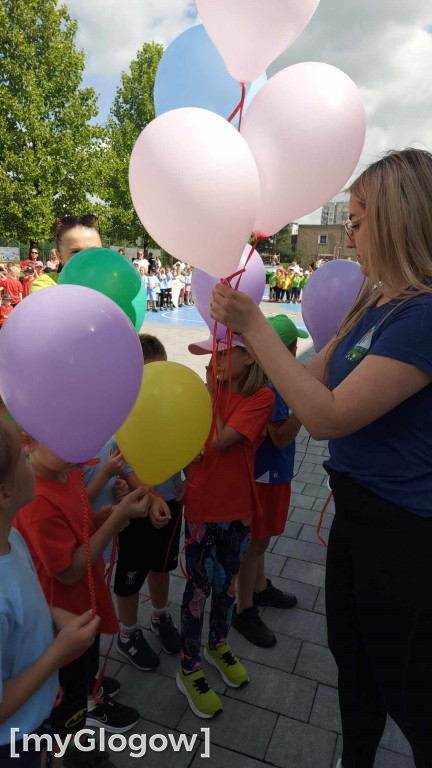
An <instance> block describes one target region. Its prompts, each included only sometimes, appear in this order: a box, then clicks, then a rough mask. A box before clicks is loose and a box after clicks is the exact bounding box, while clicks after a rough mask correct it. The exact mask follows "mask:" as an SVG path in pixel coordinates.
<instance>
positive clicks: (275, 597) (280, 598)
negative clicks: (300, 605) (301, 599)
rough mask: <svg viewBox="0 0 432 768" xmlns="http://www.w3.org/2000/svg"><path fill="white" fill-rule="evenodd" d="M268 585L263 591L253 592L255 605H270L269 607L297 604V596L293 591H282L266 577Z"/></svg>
mask: <svg viewBox="0 0 432 768" xmlns="http://www.w3.org/2000/svg"><path fill="white" fill-rule="evenodd" d="M266 581H267V587H266V588H265V589H264V590H263V591H262V592H254V593H253V602H254V605H259V606H264V605H266V606H268V607H269V608H292V607H293V606H294V605H297V598H296V596H295V595H292V594H291V592H282V590H281V589H277V587H274V586H273V584H272V583H271V581H270V579H266Z"/></svg>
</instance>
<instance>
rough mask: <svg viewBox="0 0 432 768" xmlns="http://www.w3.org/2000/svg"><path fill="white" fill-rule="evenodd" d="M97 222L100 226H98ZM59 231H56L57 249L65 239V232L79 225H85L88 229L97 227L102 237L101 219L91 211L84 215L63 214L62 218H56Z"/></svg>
mask: <svg viewBox="0 0 432 768" xmlns="http://www.w3.org/2000/svg"><path fill="white" fill-rule="evenodd" d="M96 223H97V224H98V226H96ZM56 224H57V231H56V244H57V249H58V247H59V245H60V243H61V241H62V239H63V235H64V233H65V232H68V231H69V230H70V229H76V228H77V227H85V228H87V229H95V230H96V232H97V233H98V234H99V237H100V229H99V219H98V217H97V216H96V215H94V214H92V213H89V214H85V215H84V216H63V218H61V219H56Z"/></svg>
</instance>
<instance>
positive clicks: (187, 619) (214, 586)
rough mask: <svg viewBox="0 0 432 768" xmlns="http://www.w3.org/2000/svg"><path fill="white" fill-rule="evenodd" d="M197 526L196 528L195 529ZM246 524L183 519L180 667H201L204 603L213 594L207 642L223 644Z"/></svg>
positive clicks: (246, 536) (246, 534)
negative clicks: (188, 541)
mask: <svg viewBox="0 0 432 768" xmlns="http://www.w3.org/2000/svg"><path fill="white" fill-rule="evenodd" d="M196 526H198V532H196ZM249 533H250V529H249V526H246V525H243V523H242V522H241V521H240V520H233V521H230V522H227V523H193V522H188V521H186V538H193V537H195V535H196V538H194V541H193V542H192V543H191V544H188V546H187V547H186V571H187V574H188V577H189V578H188V580H187V582H186V587H185V591H184V595H183V603H182V609H181V635H182V667H183V669H184V670H185V671H186V672H193V671H195V670H197V669H199V668H200V667H201V653H200V645H201V634H202V626H203V618H204V607H205V604H206V600H207V598H208V597H209V596H210V594H211V596H212V601H211V611H210V633H209V646H210V648H212V649H215V648H220V647H221V646H222V645H225V643H226V639H227V635H228V629H229V627H230V624H231V616H232V610H233V605H234V600H235V596H234V579H235V576H236V575H237V573H238V571H239V568H240V563H241V561H242V558H243V555H244V553H245V552H246V548H247V545H248V543H249Z"/></svg>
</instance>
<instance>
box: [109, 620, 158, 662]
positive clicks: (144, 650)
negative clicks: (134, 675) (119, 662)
mask: <svg viewBox="0 0 432 768" xmlns="http://www.w3.org/2000/svg"><path fill="white" fill-rule="evenodd" d="M117 650H118V652H119V653H121V655H122V656H125V657H126V658H127V659H128V661H130V662H131V664H133V665H134V667H136V668H137V669H142V670H143V671H144V672H149V671H150V670H151V669H154V668H155V667H157V666H158V664H159V663H160V659H159V656H158V655H157V653H156V652H155V651H154V650H153V648H151V647H150V646H149V644H148V642H147V640H146V639H145V637H144V635H143V633H142V630H141V629H140V628H139V627H138V629H136V630H135V631H134V632H133V634H132V635H131V637H130V639H129V640H127V641H126V642H124V640H122V638H121V634H120V633H119V635H118V638H117Z"/></svg>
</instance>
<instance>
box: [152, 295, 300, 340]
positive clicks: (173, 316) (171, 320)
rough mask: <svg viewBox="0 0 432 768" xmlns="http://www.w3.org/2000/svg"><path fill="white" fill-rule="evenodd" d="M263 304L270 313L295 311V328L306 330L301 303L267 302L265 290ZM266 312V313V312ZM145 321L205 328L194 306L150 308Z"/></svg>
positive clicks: (277, 313) (278, 313) (279, 313)
mask: <svg viewBox="0 0 432 768" xmlns="http://www.w3.org/2000/svg"><path fill="white" fill-rule="evenodd" d="M262 301H263V304H268V306H269V309H270V307H271V308H272V312H271V314H275V315H281V314H284V312H289V313H296V314H298V315H299V321H300V322H296V326H297V328H301V329H302V330H304V331H305V330H307V329H306V326H305V325H304V323H303V322H301V304H276V302H272V304H270V303H269V300H268V295H267V291H266V294H265V295H264V297H263V300H262ZM266 314H268V313H266ZM145 321H146V323H160V324H161V325H171V326H176V325H182V326H189V328H199V327H202V328H206V327H207V326H206V324H205V322H204V320H203V319H202V317H201V315H200V314H199V312H198V310H197V308H196V307H195V306H192V307H186V306H183V307H179V308H178V309H174V310H173V311H171V310H170V309H169V310H163V311H161V310H159V312H152V311H151V310H150V311H149V312H147V313H146V316H145Z"/></svg>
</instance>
